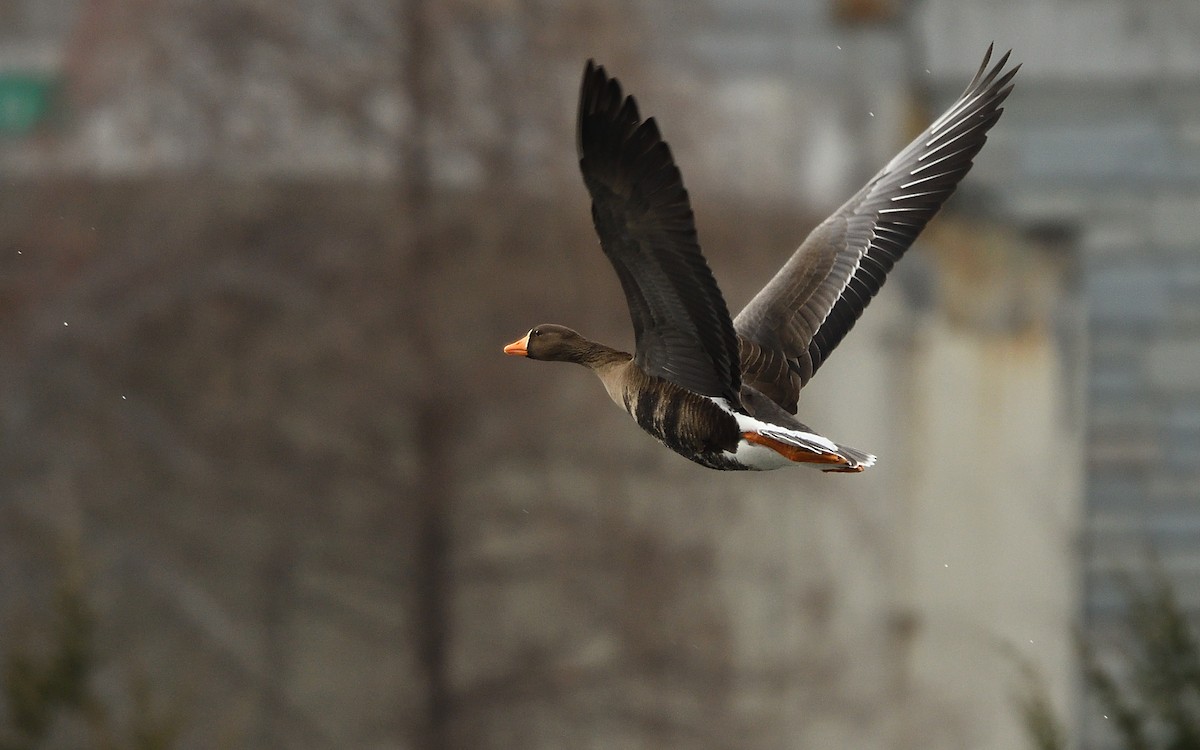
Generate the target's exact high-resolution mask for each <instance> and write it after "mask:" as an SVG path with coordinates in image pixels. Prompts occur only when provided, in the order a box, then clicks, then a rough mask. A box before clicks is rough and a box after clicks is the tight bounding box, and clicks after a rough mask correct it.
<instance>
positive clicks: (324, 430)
mask: <svg viewBox="0 0 1200 750" xmlns="http://www.w3.org/2000/svg"><path fill="white" fill-rule="evenodd" d="M993 40H995V42H996V44H997V47H998V48H999V49H1000V50H1001V51H1003V50H1005V49H1008V48H1009V47H1011V48H1013V50H1014V57H1015V59H1016V60H1018V61H1022V62H1023V63H1024V67H1023V68H1022V70H1021V72H1020V74H1019V76H1018V78H1017V87H1016V89H1015V91H1014V93H1013V95H1012V96H1011V97H1010V98H1009V100H1008V102H1007V104H1006V112H1005V114H1004V116H1003V118H1002V119H1001V120H1000V122H999V124H998V125H997V126H996V127H995V129H994V130H993V131H992V135H991V136H990V139H989V142H988V144H987V146H986V147H985V148H984V150H983V152H982V153H981V155H980V156H979V158H978V159H977V160H976V167H975V169H974V170H973V171H972V172H971V174H970V175H969V176H968V177H967V179H966V180H965V183H964V186H963V187H962V189H960V191H959V192H958V193H957V194H956V195H955V196H954V198H952V199H951V201H950V203H949V205H948V206H947V208H946V209H945V210H944V211H943V212H942V214H941V215H940V216H939V218H938V219H937V220H936V221H935V222H934V223H933V224H932V225H931V226H930V227H929V229H928V230H927V231H926V232H925V233H924V234H923V235H922V237H921V239H920V241H919V242H918V243H917V246H916V247H915V249H914V250H913V252H911V253H910V254H909V255H908V256H907V258H906V259H905V260H904V261H903V262H902V263H901V264H900V265H899V266H898V267H897V268H896V270H895V271H894V272H893V274H892V276H891V281H890V282H889V283H888V284H887V285H886V286H885V287H884V290H883V292H882V293H881V294H880V295H879V297H878V298H877V299H876V300H875V301H874V303H873V304H872V305H871V307H870V309H869V310H868V311H867V314H866V316H865V317H864V318H863V319H862V321H861V322H860V323H859V325H858V326H857V327H856V329H855V331H854V332H853V334H852V335H850V336H849V337H848V338H847V340H846V341H845V342H844V343H843V344H842V345H841V346H840V347H839V348H838V350H837V354H836V356H834V357H833V358H832V359H831V360H830V361H829V363H828V364H827V365H826V366H825V367H824V368H823V369H822V373H821V375H820V376H819V377H817V378H816V379H815V380H814V381H813V383H812V385H811V386H809V388H807V389H806V390H805V393H804V394H803V396H802V399H801V407H800V408H801V413H800V416H801V418H802V419H804V421H805V422H807V423H809V424H812V425H813V426H814V427H815V428H817V429H818V430H821V431H823V432H824V433H825V434H828V435H830V436H831V437H833V438H834V439H837V440H839V441H842V442H845V443H847V444H850V445H853V446H857V447H860V448H863V449H866V450H869V451H871V452H874V453H876V454H878V455H879V457H880V460H879V464H878V466H877V467H875V468H873V469H871V470H870V471H868V472H866V473H864V474H862V475H856V476H842V475H825V474H820V473H818V472H814V471H808V470H795V471H780V472H774V473H770V474H762V475H751V474H726V473H717V472H712V471H709V470H706V469H702V468H701V467H699V466H696V465H693V464H690V463H689V462H687V461H685V460H684V459H682V458H680V457H678V456H676V455H675V454H673V453H671V452H669V451H667V450H666V449H664V448H662V447H661V446H658V445H657V444H656V443H654V441H653V440H651V439H650V438H649V437H647V436H646V435H644V434H643V433H641V432H640V431H639V430H638V429H637V428H636V427H635V426H634V425H633V424H632V423H631V422H630V421H629V419H628V417H627V416H626V415H624V414H623V413H622V412H621V411H620V410H618V409H615V408H614V407H613V406H612V404H611V403H610V402H609V401H608V399H607V397H606V396H605V394H604V393H603V391H602V389H601V388H600V387H599V385H598V383H596V382H595V381H594V378H592V377H591V376H590V375H588V374H587V373H586V372H584V371H582V370H580V369H578V368H568V367H564V366H555V365H546V364H540V363H539V364H531V363H529V362H526V361H521V360H513V359H511V358H505V357H503V356H502V355H501V353H500V348H501V346H502V345H503V344H505V343H506V342H508V341H511V340H513V339H515V338H517V337H519V336H520V335H522V334H523V333H524V332H525V331H526V330H528V328H529V327H530V326H531V325H534V324H536V323H540V322H547V321H558V322H563V323H566V324H568V325H571V326H573V327H575V328H578V329H579V330H581V331H582V332H584V333H585V334H587V335H589V336H592V337H593V338H597V339H600V340H603V341H607V342H610V343H613V344H615V345H618V346H625V347H628V346H630V345H631V339H632V336H631V333H630V325H629V320H628V314H627V312H626V309H625V305H624V301H623V298H622V296H621V294H620V290H619V287H618V285H617V282H616V279H615V277H614V275H613V273H612V271H611V269H610V268H609V267H608V265H607V263H606V261H605V259H604V258H603V256H602V255H601V253H600V252H599V251H598V247H597V241H596V239H595V236H594V234H593V232H592V229H591V226H590V216H589V212H588V202H587V197H586V193H585V190H584V188H583V186H582V183H581V180H580V178H579V176H578V172H577V167H576V163H575V152H574V130H573V128H574V122H573V121H574V110H575V106H576V101H575V97H576V93H577V86H578V80H579V77H580V74H581V72H582V68H583V64H584V61H585V60H586V59H587V58H589V57H594V58H596V59H597V61H599V62H601V63H603V64H605V65H606V66H607V67H608V68H609V70H610V71H611V72H612V73H613V74H615V75H617V76H618V77H619V78H620V79H621V80H622V82H623V83H624V84H625V86H626V88H627V90H629V91H632V92H634V93H635V94H636V95H637V96H638V98H639V100H640V102H641V105H642V110H643V113H644V114H647V115H654V116H656V117H657V119H658V120H659V123H660V126H661V128H662V130H663V132H664V134H665V136H666V138H667V139H668V140H669V141H670V143H671V145H672V147H673V150H674V152H675V155H676V158H677V160H678V162H679V164H680V165H681V167H682V170H683V173H684V177H685V180H686V183H687V186H688V188H689V191H690V193H691V195H692V200H693V206H694V208H695V209H696V213H697V223H698V229H699V233H700V237H701V241H702V243H703V245H704V247H705V248H706V254H707V257H708V259H709V262H710V264H711V265H712V267H713V269H714V272H715V274H716V276H717V278H718V279H719V280H720V281H721V283H722V287H723V289H724V292H725V295H726V298H727V300H728V301H729V304H730V307H731V308H732V309H734V310H737V309H740V307H741V306H742V305H743V304H745V302H746V301H747V300H749V298H750V297H751V295H752V294H753V293H754V292H755V291H756V290H757V289H758V288H759V287H760V286H761V285H762V284H763V283H764V282H765V281H766V280H767V279H768V278H769V277H770V276H771V275H772V274H773V273H774V272H775V270H776V269H777V268H778V267H779V266H780V265H781V264H782V262H783V261H784V260H785V259H786V258H787V257H788V256H789V255H790V253H791V251H792V249H793V248H794V247H795V246H796V245H798V243H799V242H800V241H801V240H802V239H803V237H804V236H805V234H806V232H807V231H808V229H810V228H811V227H812V226H813V225H814V224H815V223H816V222H817V221H819V220H820V218H822V217H823V216H825V215H826V214H827V213H828V212H829V211H830V210H832V209H833V208H835V207H836V206H837V205H838V204H840V203H841V202H842V201H843V200H844V199H845V198H846V197H847V196H848V195H849V194H850V193H852V192H853V191H854V190H856V189H857V188H858V187H859V186H860V185H861V184H862V182H863V181H864V180H865V179H867V178H868V177H869V176H870V175H871V174H872V173H874V172H875V170H876V169H878V168H879V167H880V166H881V165H882V164H883V163H885V162H886V161H887V160H888V159H889V158H890V157H891V155H892V154H893V153H894V152H895V151H896V150H898V149H899V147H900V146H902V145H903V144H904V143H905V142H906V141H907V140H908V139H909V138H911V137H912V136H913V135H915V134H916V133H917V132H919V130H920V129H921V128H923V127H924V125H925V124H926V123H927V122H928V121H929V120H931V119H932V118H933V117H934V116H936V114H937V113H938V112H939V111H940V109H941V108H943V107H945V106H946V105H947V104H948V103H949V102H950V101H952V99H953V98H954V97H955V96H956V95H957V94H958V92H959V91H961V90H962V88H963V87H964V86H965V85H966V83H967V81H968V80H969V79H970V77H971V75H972V74H973V73H974V72H975V70H976V68H977V66H978V65H979V62H980V59H981V58H982V56H983V53H984V50H985V49H986V47H987V45H988V43H989V42H991V41H993ZM1198 199H1200V5H1197V4H1196V3H1195V2H1191V1H1189V0H1161V1H1160V2H1154V3H1146V2H1141V1H1140V0H1017V1H1015V2H1008V3H996V2H992V1H991V0H926V1H925V2H906V1H905V0H694V1H692V2H653V1H652V0H612V1H610V2H603V3H601V2H595V1H584V0H569V1H567V2H553V3H551V2H539V1H538V0H437V1H436V2H435V1H434V0H321V1H319V2H318V1H317V0H301V1H300V2H293V3H271V2H262V1H260V0H210V1H209V2H204V3H195V2H183V1H180V0H55V1H54V2H50V1H48V0H5V2H4V3H3V4H0V658H2V659H3V665H4V671H3V673H0V681H2V684H0V687H2V688H3V690H4V693H3V703H2V707H0V747H5V748H31V747H54V748H75V747H104V748H118V747H121V748H125V747H127V748H152V747H153V748H226V747H228V748H301V749H303V748H333V747H337V748H428V749H430V750H446V749H450V748H531V749H537V748H568V747H569V748H605V749H607V748H630V749H633V748H752V749H764V750H765V749H768V748H770V749H772V750H774V749H789V750H790V749H794V748H805V749H808V748H860V749H870V748H881V749H882V748H887V749H896V750H902V749H907V748H913V749H914V750H915V749H917V748H921V749H923V750H939V749H941V748H945V749H947V750H950V749H960V748H965V747H970V748H982V749H995V750H1001V749H1004V750H1008V749H1011V748H1020V747H1032V746H1038V747H1045V748H1050V747H1066V746H1073V747H1123V746H1124V745H1122V744H1121V742H1122V741H1123V740H1122V737H1125V736H1127V735H1128V732H1127V731H1126V728H1125V727H1126V725H1127V724H1129V722H1128V721H1126V720H1125V719H1126V718H1127V717H1125V716H1124V714H1122V713H1121V711H1120V710H1117V711H1114V710H1113V708H1114V706H1115V707H1116V708H1117V709H1120V707H1121V706H1120V701H1117V700H1115V699H1114V698H1113V696H1114V695H1117V693H1116V692H1114V691H1115V690H1116V688H1115V687H1114V683H1113V682H1112V681H1110V682H1109V683H1107V684H1108V688H1109V694H1108V695H1107V697H1106V693H1105V684H1106V683H1105V681H1104V679H1103V678H1104V676H1105V675H1115V677H1114V678H1113V679H1115V680H1117V681H1118V682H1119V681H1120V679H1121V677H1122V675H1123V674H1124V675H1125V676H1126V677H1128V676H1129V675H1130V674H1133V676H1134V677H1136V676H1137V673H1136V670H1134V669H1133V668H1132V667H1130V664H1131V662H1130V661H1128V658H1126V660H1125V661H1122V659H1123V657H1129V655H1130V652H1131V649H1132V647H1131V645H1130V644H1131V643H1133V642H1134V641H1132V640H1130V638H1131V636H1130V635H1129V618H1128V613H1129V611H1130V609H1131V606H1130V601H1131V598H1132V599H1133V600H1134V603H1135V604H1137V603H1138V602H1141V604H1143V605H1144V604H1145V603H1146V601H1145V600H1144V598H1143V599H1142V600H1139V599H1137V597H1135V596H1133V595H1132V593H1131V589H1130V588H1129V587H1128V586H1127V585H1126V582H1127V581H1128V579H1127V578H1126V575H1127V574H1130V575H1140V571H1144V570H1145V569H1146V568H1147V567H1150V568H1152V569H1153V570H1154V571H1156V573H1155V580H1156V581H1160V582H1162V583H1163V585H1162V587H1161V592H1162V593H1163V596H1162V597H1160V598H1159V599H1155V600H1154V601H1161V602H1163V603H1164V608H1165V609H1163V611H1165V612H1167V613H1168V614H1170V613H1175V614H1181V616H1182V617H1184V618H1186V615H1187V613H1188V612H1190V611H1193V610H1196V609H1200V505H1198V504H1197V501H1198V500H1200V253H1198V252H1197V237H1200V211H1197V206H1198V205H1200V203H1198ZM1156 590H1158V589H1156ZM1134 609H1136V607H1134ZM1156 611H1157V610H1156ZM1160 614H1161V612H1160ZM1155 622H1158V621H1157V620H1156V621H1155ZM1171 622H1175V621H1171ZM1175 624H1177V625H1178V624H1179V623H1178V622H1175ZM1164 627H1166V626H1164ZM1181 628H1182V629H1181ZM1167 630H1170V628H1167ZM1141 632H1143V633H1149V635H1148V636H1147V641H1146V643H1147V646H1148V648H1151V650H1152V649H1153V647H1154V645H1155V643H1157V641H1155V640H1154V638H1155V637H1157V636H1155V633H1159V631H1158V630H1155V629H1154V628H1150V629H1149V630H1143V631H1141ZM1163 632H1166V631H1163ZM1171 634H1174V635H1177V636H1179V637H1178V638H1175V641H1172V643H1176V642H1180V643H1183V644H1184V645H1185V646H1186V645H1187V644H1186V641H1187V638H1186V637H1184V636H1186V621H1184V622H1183V624H1182V625H1180V627H1179V628H1176V630H1170V633H1168V635H1171ZM1181 634H1182V635H1181ZM1180 639H1182V640H1180ZM1160 651H1161V649H1160ZM1156 653H1158V652H1156ZM1165 658H1166V660H1167V662H1168V663H1170V661H1171V659H1172V658H1173V657H1172V656H1171V655H1170V654H1169V653H1168V655H1167V657H1165ZM1101 667H1103V668H1104V669H1101ZM1106 670H1107V671H1106ZM1131 670H1132V671H1131ZM1160 671H1161V670H1160ZM1168 671H1169V670H1168ZM1149 673H1150V674H1151V675H1153V674H1157V673H1158V672H1155V671H1154V670H1153V669H1151V670H1150V672H1149ZM1192 678H1193V679H1194V678H1195V675H1194V674H1192ZM1180 679H1183V678H1180ZM1172 684H1174V683H1172ZM1184 687H1187V685H1186V684H1185V685H1184ZM1181 705H1182V704H1181ZM1190 705H1191V709H1190V711H1191V712H1192V713H1191V714H1188V715H1190V716H1193V717H1194V713H1195V706H1194V704H1190ZM1127 708H1128V706H1127ZM1131 710H1132V709H1131ZM1183 714H1187V711H1186V710H1184V711H1183ZM1039 717H1040V718H1039ZM1115 723H1116V724H1120V726H1117V727H1116V728H1114V726H1113V725H1114V724H1115ZM1039 727H1040V728H1041V729H1040V730H1039ZM1039 732H1040V734H1039ZM1037 743H1040V744H1037ZM1054 743H1059V744H1054ZM1186 746H1187V745H1182V746H1177V747H1186Z"/></svg>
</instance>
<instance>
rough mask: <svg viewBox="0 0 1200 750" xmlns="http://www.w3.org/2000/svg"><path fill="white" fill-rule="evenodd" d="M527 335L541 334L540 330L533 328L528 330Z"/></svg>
mask: <svg viewBox="0 0 1200 750" xmlns="http://www.w3.org/2000/svg"><path fill="white" fill-rule="evenodd" d="M529 335H530V336H541V335H542V332H541V331H540V330H538V329H537V328H534V329H533V330H532V331H530V332H529Z"/></svg>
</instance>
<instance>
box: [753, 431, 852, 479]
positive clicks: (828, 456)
mask: <svg viewBox="0 0 1200 750" xmlns="http://www.w3.org/2000/svg"><path fill="white" fill-rule="evenodd" d="M742 437H743V438H744V439H745V440H746V442H748V443H757V444H758V445H763V446H766V447H767V448H770V449H771V450H773V451H775V452H776V453H778V454H779V455H781V456H783V457H784V458H786V459H787V460H789V461H793V462H795V463H798V464H840V465H841V466H843V467H845V466H846V459H844V458H842V457H841V456H839V455H838V454H836V453H826V452H821V453H814V452H813V451H810V450H805V449H804V448H800V447H799V446H795V445H788V444H787V443H785V442H782V441H780V440H776V439H775V438H770V437H767V436H766V435H759V434H758V433H757V432H743V433H742ZM825 471H862V467H859V468H857V469H851V468H840V469H825Z"/></svg>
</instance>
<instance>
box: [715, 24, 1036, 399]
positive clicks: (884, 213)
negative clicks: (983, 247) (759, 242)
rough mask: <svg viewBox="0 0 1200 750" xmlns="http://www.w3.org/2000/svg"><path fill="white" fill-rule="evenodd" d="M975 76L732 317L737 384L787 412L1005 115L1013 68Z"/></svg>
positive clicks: (1001, 63)
mask: <svg viewBox="0 0 1200 750" xmlns="http://www.w3.org/2000/svg"><path fill="white" fill-rule="evenodd" d="M991 57H992V47H991V46H989V47H988V51H987V54H986V55H985V56H984V58H983V63H982V64H981V65H980V66H979V71H978V72H977V73H976V74H975V77H974V78H973V79H971V83H970V84H968V85H967V89H966V91H964V92H963V93H962V95H961V96H959V97H958V100H957V101H955V102H954V104H953V105H951V107H950V108H949V109H948V110H946V112H944V113H943V114H942V115H941V117H938V118H937V119H936V120H934V122H933V124H931V125H930V126H929V127H928V128H926V130H925V132H923V133H921V135H919V136H917V138H916V139H915V140H914V141H913V142H912V143H910V144H909V145H908V146H907V147H906V148H905V149H904V150H903V151H901V152H900V153H899V154H898V155H897V156H896V157H895V158H894V159H892V160H891V161H890V162H889V163H888V165H887V166H886V167H884V168H883V169H882V170H881V171H880V172H879V173H878V174H877V175H875V176H874V177H873V178H871V181H870V182H868V183H867V184H866V186H865V187H863V188H862V190H859V191H858V193H857V194H855V195H854V197H853V198H851V199H850V200H848V201H846V203H845V204H844V205H843V206H842V207H841V208H839V209H838V210H837V211H836V212H835V213H834V214H833V215H832V216H830V217H829V218H828V219H826V220H825V221H824V222H822V223H821V224H820V225H819V226H818V227H817V228H816V229H814V230H813V231H812V233H811V234H809V236H808V238H807V239H806V240H805V241H804V244H802V245H801V246H800V248H799V249H798V250H797V251H796V252H795V254H794V255H793V256H792V257H791V259H789V260H788V262H787V263H785V264H784V266H783V268H782V269H780V271H779V273H777V274H776V275H775V277H774V278H773V279H771V281H770V282H769V283H768V284H767V285H766V286H765V287H763V289H762V291H760V292H759V293H758V294H757V295H756V296H755V297H754V299H752V300H751V301H750V304H748V305H746V308H745V309H744V310H742V311H741V312H740V313H739V314H738V316H737V318H736V319H735V320H734V327H735V328H736V330H737V333H738V335H739V337H740V345H741V356H742V359H743V375H742V377H743V379H744V380H745V382H746V383H747V384H748V385H751V386H753V387H755V388H757V389H758V390H760V391H762V392H763V393H764V394H766V395H768V396H770V397H771V398H772V399H773V400H774V401H775V402H776V403H778V404H779V405H780V406H782V407H783V408H785V409H787V410H788V411H789V412H792V413H795V411H796V406H797V401H798V399H799V396H800V389H801V388H802V387H804V385H805V384H807V383H808V381H809V379H810V378H812V376H813V373H815V372H816V371H817V368H819V367H820V366H821V364H822V363H823V362H824V361H825V360H826V359H827V358H828V357H829V355H830V353H831V352H833V349H834V347H836V346H837V345H838V344H839V343H840V342H841V340H842V338H843V337H844V336H845V335H846V334H847V333H848V332H849V331H850V329H851V328H853V327H854V323H855V322H856V321H857V320H858V318H859V316H860V315H862V312H863V309H864V308H866V306H867V304H868V303H869V302H870V301H871V298H872V297H874V296H875V293H876V292H878V291H879V288H880V287H881V286H882V285H883V282H884V280H885V279H886V277H887V273H888V271H890V270H891V269H892V266H893V265H894V264H895V263H896V261H897V260H899V259H900V257H901V256H902V255H904V253H905V251H906V250H908V248H909V246H911V245H912V243H913V240H915V239H916V237H917V235H918V234H920V232H921V230H922V229H923V228H924V227H925V224H926V222H928V221H929V219H930V218H932V217H933V215H934V214H935V213H937V211H938V209H939V208H941V206H942V203H943V202H945V200H946V198H948V197H949V196H950V194H951V193H953V192H954V188H955V187H956V186H957V185H958V182H959V180H961V179H962V178H963V176H964V175H966V173H967V172H968V171H969V170H970V169H971V164H972V161H971V160H972V159H973V158H974V157H975V154H977V153H979V149H980V148H982V147H983V144H984V143H985V142H986V141H987V132H988V130H989V129H990V128H991V127H992V126H993V125H995V124H996V120H998V119H999V118H1000V113H1001V112H1003V111H1004V110H1003V109H1002V108H1001V107H1000V104H1001V103H1002V102H1003V101H1004V100H1005V98H1006V97H1007V96H1008V94H1009V92H1010V91H1012V83H1011V82H1012V78H1013V76H1014V75H1016V72H1017V70H1018V69H1019V68H1020V67H1021V66H1019V65H1018V66H1016V67H1013V68H1011V69H1009V70H1007V71H1005V70H1004V67H1005V65H1006V64H1007V62H1008V57H1009V53H1006V54H1005V55H1004V56H1003V57H1002V58H1000V60H999V62H997V63H996V64H995V65H994V66H993V67H991V68H990V69H989V68H988V63H989V61H990V60H991Z"/></svg>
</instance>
